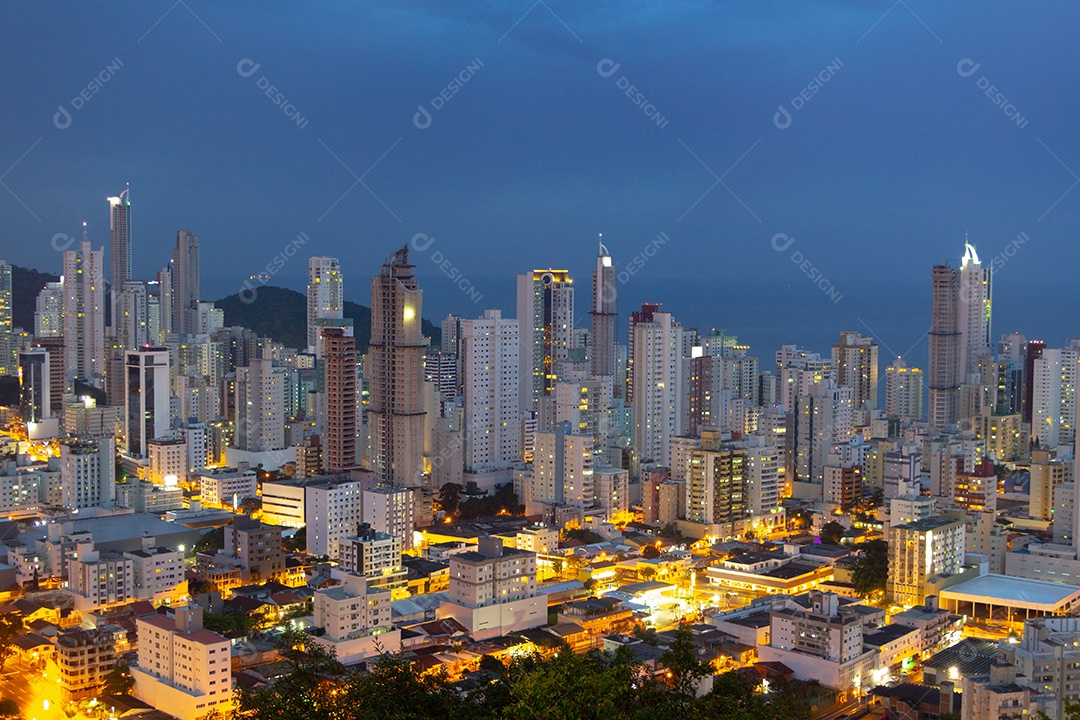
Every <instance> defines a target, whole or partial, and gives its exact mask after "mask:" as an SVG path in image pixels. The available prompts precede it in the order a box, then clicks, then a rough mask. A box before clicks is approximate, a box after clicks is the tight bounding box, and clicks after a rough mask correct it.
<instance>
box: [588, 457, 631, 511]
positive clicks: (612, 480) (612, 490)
mask: <svg viewBox="0 0 1080 720" xmlns="http://www.w3.org/2000/svg"><path fill="white" fill-rule="evenodd" d="M593 491H594V495H593V505H594V506H595V507H600V508H603V509H604V510H607V511H608V514H609V515H610V514H614V513H621V512H626V511H627V510H629V509H630V471H629V470H622V469H620V468H612V467H598V468H595V469H594V470H593Z"/></svg>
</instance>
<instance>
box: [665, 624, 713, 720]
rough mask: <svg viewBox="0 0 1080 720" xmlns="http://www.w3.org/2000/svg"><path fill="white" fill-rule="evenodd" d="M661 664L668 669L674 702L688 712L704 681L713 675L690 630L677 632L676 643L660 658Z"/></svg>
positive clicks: (669, 685)
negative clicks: (699, 652)
mask: <svg viewBox="0 0 1080 720" xmlns="http://www.w3.org/2000/svg"><path fill="white" fill-rule="evenodd" d="M660 664H661V665H663V666H664V667H665V668H667V669H668V676H669V677H668V678H667V686H668V688H669V689H670V690H671V692H673V693H674V695H675V697H674V701H675V702H676V703H677V704H678V705H679V706H680V707H681V708H682V709H683V710H684V711H687V712H688V711H689V710H690V708H691V705H692V703H693V702H694V698H695V696H696V694H697V688H698V686H699V685H700V683H701V681H702V679H704V678H705V677H706V676H708V675H710V674H711V673H712V670H711V669H710V668H709V666H708V664H707V663H705V662H702V660H701V658H700V657H698V653H697V646H696V645H695V644H694V638H693V636H692V635H691V634H690V631H689V630H687V629H686V628H679V629H678V630H676V631H675V642H674V643H672V645H671V647H670V648H668V650H667V651H666V652H665V653H664V654H663V655H661V656H660Z"/></svg>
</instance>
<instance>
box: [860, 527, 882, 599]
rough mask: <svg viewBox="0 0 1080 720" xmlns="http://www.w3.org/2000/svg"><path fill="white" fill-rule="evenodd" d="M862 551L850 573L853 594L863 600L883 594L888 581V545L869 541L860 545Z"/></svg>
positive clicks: (878, 541) (880, 541) (877, 541)
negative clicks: (856, 594) (853, 588)
mask: <svg viewBox="0 0 1080 720" xmlns="http://www.w3.org/2000/svg"><path fill="white" fill-rule="evenodd" d="M862 551H863V554H862V557H860V558H859V559H858V560H856V561H855V565H854V566H853V567H852V572H851V575H852V582H853V584H854V585H855V592H856V593H858V594H859V595H860V596H861V597H864V598H865V597H868V596H870V595H872V594H874V593H876V592H881V593H884V592H885V584H886V582H887V581H888V579H889V543H887V542H886V541H884V540H870V541H867V542H865V543H863V544H862Z"/></svg>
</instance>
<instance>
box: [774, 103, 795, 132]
mask: <svg viewBox="0 0 1080 720" xmlns="http://www.w3.org/2000/svg"><path fill="white" fill-rule="evenodd" d="M772 124H773V125H775V126H776V127H778V128H779V129H781V130H787V129H788V128H789V127H791V113H789V112H788V111H787V108H785V107H784V106H783V105H777V106H776V114H775V115H773V116H772Z"/></svg>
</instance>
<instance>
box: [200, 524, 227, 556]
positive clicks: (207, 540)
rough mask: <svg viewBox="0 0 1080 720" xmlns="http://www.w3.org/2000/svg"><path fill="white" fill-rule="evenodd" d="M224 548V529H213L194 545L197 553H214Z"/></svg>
mask: <svg viewBox="0 0 1080 720" xmlns="http://www.w3.org/2000/svg"><path fill="white" fill-rule="evenodd" d="M224 547H225V528H223V527H219V528H214V529H213V530H211V531H210V532H208V533H206V534H205V535H203V536H202V537H200V538H199V541H198V542H197V543H195V552H197V553H215V552H217V551H218V550H221V549H223V548H224Z"/></svg>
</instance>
